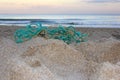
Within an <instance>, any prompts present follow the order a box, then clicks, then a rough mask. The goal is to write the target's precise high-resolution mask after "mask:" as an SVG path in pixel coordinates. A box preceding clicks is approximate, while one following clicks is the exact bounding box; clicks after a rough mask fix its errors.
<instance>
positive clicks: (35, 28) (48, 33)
mask: <svg viewBox="0 0 120 80" xmlns="http://www.w3.org/2000/svg"><path fill="white" fill-rule="evenodd" d="M35 36H41V37H44V38H47V39H50V38H53V39H59V40H63V41H64V42H66V43H67V44H70V43H72V42H76V43H80V42H85V41H86V40H85V37H87V36H88V35H87V34H84V33H81V32H77V31H76V30H75V28H74V27H72V26H69V27H63V26H58V27H56V28H49V27H45V26H42V25H41V24H30V25H27V26H26V27H25V28H22V29H18V30H16V31H15V33H14V38H15V42H16V43H22V42H24V41H27V40H30V39H32V38H33V37H35Z"/></svg>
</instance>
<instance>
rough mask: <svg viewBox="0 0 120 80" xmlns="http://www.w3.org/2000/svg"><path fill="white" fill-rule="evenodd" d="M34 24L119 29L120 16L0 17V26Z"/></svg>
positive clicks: (21, 15) (20, 15)
mask: <svg viewBox="0 0 120 80" xmlns="http://www.w3.org/2000/svg"><path fill="white" fill-rule="evenodd" d="M34 23H42V25H43V26H58V25H63V26H74V27H94V28H97V27H100V28H120V15H27V14H25V15H23V14H19V15H15V14H14V15H13V14H12V15H8V14H6V15H0V25H7V26H9V25H17V26H25V25H28V24H34Z"/></svg>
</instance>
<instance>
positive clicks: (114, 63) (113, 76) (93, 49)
mask: <svg viewBox="0 0 120 80" xmlns="http://www.w3.org/2000/svg"><path fill="white" fill-rule="evenodd" d="M0 80H120V41H118V40H115V39H113V38H110V39H106V40H103V41H101V42H91V41H88V42H84V43H81V44H77V45H76V46H73V45H67V44H66V43H64V42H62V41H59V40H52V39H49V40H46V39H43V38H33V39H32V40H30V41H26V42H24V43H21V44H16V43H15V42H14V41H13V40H10V39H6V38H0Z"/></svg>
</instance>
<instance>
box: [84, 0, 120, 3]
mask: <svg viewBox="0 0 120 80" xmlns="http://www.w3.org/2000/svg"><path fill="white" fill-rule="evenodd" d="M85 1H86V2H95V3H105V2H120V0H85Z"/></svg>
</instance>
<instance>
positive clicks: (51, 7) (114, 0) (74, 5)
mask: <svg viewBox="0 0 120 80" xmlns="http://www.w3.org/2000/svg"><path fill="white" fill-rule="evenodd" d="M0 14H120V0H0Z"/></svg>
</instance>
